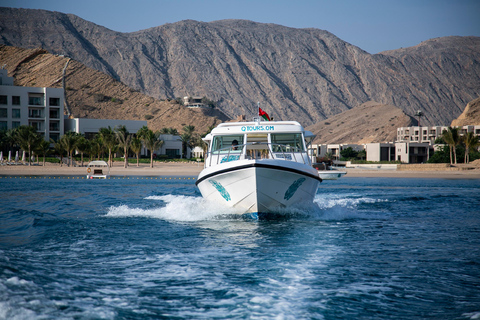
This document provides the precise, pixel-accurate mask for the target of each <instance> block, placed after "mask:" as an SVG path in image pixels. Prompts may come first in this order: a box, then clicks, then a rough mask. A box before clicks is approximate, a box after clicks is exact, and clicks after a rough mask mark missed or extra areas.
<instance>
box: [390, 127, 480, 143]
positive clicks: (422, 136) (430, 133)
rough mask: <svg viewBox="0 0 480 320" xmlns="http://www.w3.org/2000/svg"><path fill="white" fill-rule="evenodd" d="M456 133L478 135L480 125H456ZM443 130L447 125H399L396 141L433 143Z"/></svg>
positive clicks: (479, 135) (479, 134) (479, 133)
mask: <svg viewBox="0 0 480 320" xmlns="http://www.w3.org/2000/svg"><path fill="white" fill-rule="evenodd" d="M457 128H458V130H459V131H458V133H459V134H460V135H464V134H465V133H467V132H473V133H474V134H475V135H476V136H478V137H480V125H475V126H474V125H470V126H462V127H457ZM444 130H448V126H431V127H400V128H398V129H397V141H398V142H422V143H430V144H431V145H433V144H434V143H435V139H437V138H439V137H441V136H442V133H443V131H444Z"/></svg>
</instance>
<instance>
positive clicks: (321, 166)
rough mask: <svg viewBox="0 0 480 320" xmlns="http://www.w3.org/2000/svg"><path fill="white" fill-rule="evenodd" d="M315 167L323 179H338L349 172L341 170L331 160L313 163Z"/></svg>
mask: <svg viewBox="0 0 480 320" xmlns="http://www.w3.org/2000/svg"><path fill="white" fill-rule="evenodd" d="M313 167H314V168H315V169H317V171H318V176H319V177H320V178H322V180H337V179H340V178H341V177H343V176H344V175H346V174H347V171H340V170H338V169H336V168H334V167H333V163H332V161H331V160H326V161H318V160H317V162H315V163H314V164H313Z"/></svg>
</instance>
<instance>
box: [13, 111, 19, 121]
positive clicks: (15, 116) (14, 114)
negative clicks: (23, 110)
mask: <svg viewBox="0 0 480 320" xmlns="http://www.w3.org/2000/svg"><path fill="white" fill-rule="evenodd" d="M12 118H13V119H20V109H12Z"/></svg>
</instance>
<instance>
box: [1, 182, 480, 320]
mask: <svg viewBox="0 0 480 320" xmlns="http://www.w3.org/2000/svg"><path fill="white" fill-rule="evenodd" d="M0 194H1V199H0V319H478V318H480V181H479V180H446V179H400V178H350V177H344V178H342V179H340V180H337V181H324V182H323V183H322V184H321V185H320V187H319V190H318V193H317V196H316V198H315V204H314V205H313V206H300V207H298V208H293V209H291V210H288V211H283V212H279V214H278V215H276V217H275V219H270V220H252V219H250V218H247V217H238V216H235V215H232V213H234V212H233V211H231V210H227V209H225V208H222V207H220V206H218V205H214V204H211V203H208V202H206V201H205V200H203V199H202V198H201V197H200V193H199V191H198V189H197V188H196V186H195V180H194V179H193V178H192V179H184V178H180V177H178V178H173V179H158V178H152V177H131V178H130V179H126V178H122V177H118V178H116V179H107V180H95V181H92V180H85V179H77V178H76V177H69V178H62V177H55V179H53V177H50V178H44V177H13V178H11V177H5V176H3V177H1V176H0Z"/></svg>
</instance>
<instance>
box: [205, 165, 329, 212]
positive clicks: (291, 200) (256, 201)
mask: <svg viewBox="0 0 480 320" xmlns="http://www.w3.org/2000/svg"><path fill="white" fill-rule="evenodd" d="M316 172H317V171H316V170H315V169H313V168H312V167H310V166H308V165H304V164H300V163H295V162H288V161H278V160H276V161H271V160H263V161H261V160H260V161H258V160H245V161H235V163H232V162H230V163H226V164H224V165H219V166H216V167H215V168H214V169H213V168H207V169H204V170H203V171H202V172H201V173H200V175H199V177H198V180H197V186H198V188H199V189H200V192H201V193H202V196H203V197H204V198H205V199H208V200H210V201H214V202H218V203H222V204H224V205H226V206H229V207H233V208H237V209H239V210H238V212H239V214H243V213H269V212H275V211H276V210H278V209H281V208H286V207H290V206H293V205H298V204H302V203H312V202H313V199H314V197H315V194H316V192H317V188H318V184H319V183H320V182H321V179H320V178H319V177H318V174H317V173H316Z"/></svg>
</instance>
